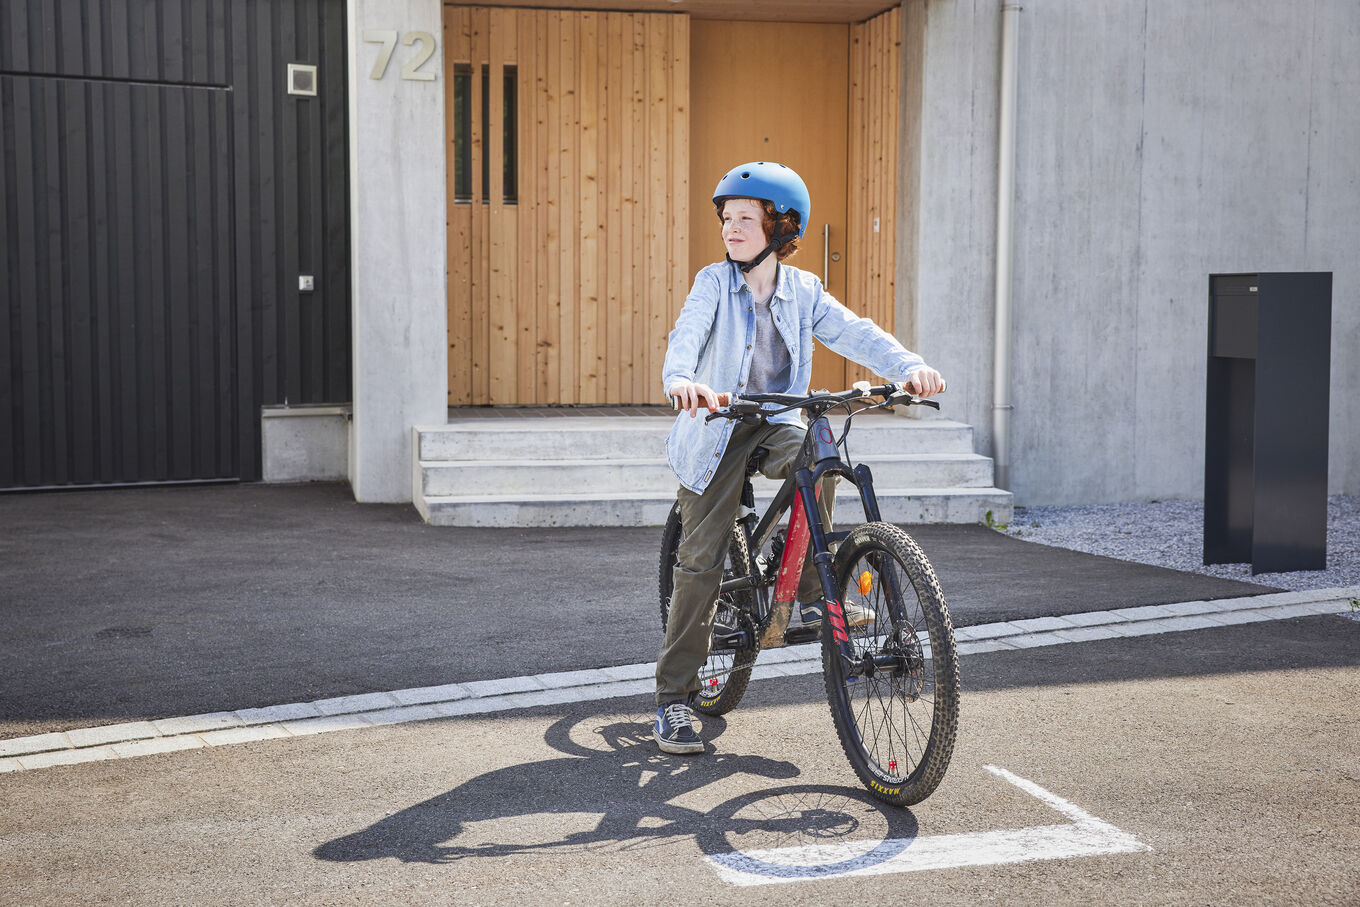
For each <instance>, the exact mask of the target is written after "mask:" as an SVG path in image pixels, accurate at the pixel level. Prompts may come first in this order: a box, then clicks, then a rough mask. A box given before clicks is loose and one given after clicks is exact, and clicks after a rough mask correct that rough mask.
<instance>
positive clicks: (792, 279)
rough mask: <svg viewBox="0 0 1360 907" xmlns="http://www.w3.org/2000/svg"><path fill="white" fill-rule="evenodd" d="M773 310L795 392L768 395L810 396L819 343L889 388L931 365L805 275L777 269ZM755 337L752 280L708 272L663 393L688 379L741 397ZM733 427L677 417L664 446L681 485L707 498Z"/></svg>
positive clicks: (669, 350) (687, 315) (688, 308)
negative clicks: (749, 283) (889, 384)
mask: <svg viewBox="0 0 1360 907" xmlns="http://www.w3.org/2000/svg"><path fill="white" fill-rule="evenodd" d="M770 310H771V312H772V313H773V314H774V323H775V328H776V329H777V330H778V332H779V336H780V337H781V338H782V339H783V341H784V344H785V346H787V347H788V349H789V359H790V360H791V367H790V368H789V386H788V387H787V388H770V389H769V392H770V393H785V394H800V395H801V394H806V393H807V392H808V384H809V383H810V382H811V381H812V350H813V343H812V340H813V338H814V337H815V338H816V339H818V340H820V341H821V342H822V343H825V344H826V345H827V346H828V347H830V348H831V349H832V350H834V351H835V352H837V353H840V354H841V355H842V356H844V357H846V358H847V359H850V360H853V361H855V362H858V363H859V364H860V365H863V366H864V367H865V368H868V369H870V370H872V371H874V372H875V373H877V374H879V375H881V376H882V377H884V378H886V379H888V380H889V381H906V380H907V379H908V378H910V377H911V374H912V372H914V371H915V370H917V369H918V368H922V367H923V366H924V365H925V362H924V361H923V360H922V359H921V357H920V356H918V355H916V354H915V353H913V352H910V351H909V350H907V349H905V348H904V347H903V346H902V344H900V343H898V342H897V340H896V338H894V337H893V336H892V335H891V334H889V333H887V332H886V331H884V330H882V329H881V328H879V327H878V326H877V325H875V324H874V323H873V322H872V321H870V320H869V319H868V318H860V317H858V316H856V315H855V314H854V313H853V312H851V311H850V310H849V309H847V308H846V307H845V306H843V305H841V304H840V302H838V301H837V300H836V298H835V297H834V296H832V295H831V294H830V293H827V292H826V290H824V289H823V288H822V282H821V280H820V279H819V278H818V277H816V275H813V274H810V273H808V272H807V271H803V270H800V269H798V268H793V267H789V266H788V265H785V264H781V265H779V271H778V277H777V279H776V281H775V290H774V297H773V298H772V299H771V300H770ZM754 336H755V300H754V299H753V298H752V295H751V288H750V287H749V286H747V284H746V276H745V275H744V274H742V273H741V271H740V270H738V269H737V267H736V266H735V265H733V264H731V263H730V262H726V261H722V262H718V263H717V264H712V265H709V266H708V267H706V268H704V269H703V270H702V271H700V272H699V273H698V275H696V276H695V278H694V288H693V289H691V290H690V292H689V296H688V297H687V298H686V299H685V305H684V308H682V309H681V310H680V316H679V317H678V318H677V319H676V320H675V329H674V330H672V331H671V333H670V338H669V340H668V345H667V347H666V361H665V363H664V365H663V366H662V371H661V383H662V386H663V387H664V388H670V386H671V385H673V384H674V383H675V382H676V381H680V380H682V379H683V380H686V381H696V382H698V383H700V384H707V385H708V386H709V387H711V388H713V390H714V391H716V392H718V393H736V394H740V393H741V392H742V389H743V388H744V387H745V386H746V380H747V376H748V375H750V373H751V357H752V354H753V351H752V349H751V346H752V341H753V340H754ZM840 389H841V388H831V390H840ZM770 421H771V422H775V423H778V422H785V423H790V424H793V425H801V424H802V418H801V415H800V413H799V412H798V411H796V410H795V411H793V412H788V413H782V414H780V415H777V416H772V417H771V418H770ZM732 427H733V423H732V422H731V421H730V420H728V419H715V420H713V421H712V422H705V421H704V417H703V412H702V411H700V415H699V416H697V417H695V418H693V419H691V418H690V415H689V413H688V412H682V413H680V414H679V415H678V416H676V419H675V424H674V425H672V426H671V431H670V434H669V435H668V436H667V438H666V458H667V459H668V460H669V461H670V465H671V469H672V470H673V471H674V472H675V475H676V477H677V478H678V479H679V480H680V484H681V485H684V486H685V487H686V488H688V489H689V490H690V491H693V492H695V493H696V494H703V491H704V489H705V488H707V487H708V483H709V482H710V481H711V480H712V478H713V471H714V470H715V469H716V468H717V466H718V464H719V463H720V462H721V461H722V455H723V452H724V451H726V450H727V441H728V439H729V438H730V437H731V435H732Z"/></svg>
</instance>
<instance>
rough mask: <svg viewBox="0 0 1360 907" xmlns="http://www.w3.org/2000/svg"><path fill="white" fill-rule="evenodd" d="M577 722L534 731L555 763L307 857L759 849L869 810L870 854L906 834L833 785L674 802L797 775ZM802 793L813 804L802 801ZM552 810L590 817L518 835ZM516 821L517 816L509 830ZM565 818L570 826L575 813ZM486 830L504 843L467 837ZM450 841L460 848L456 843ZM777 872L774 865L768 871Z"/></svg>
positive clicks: (415, 858)
mask: <svg viewBox="0 0 1360 907" xmlns="http://www.w3.org/2000/svg"><path fill="white" fill-rule="evenodd" d="M578 723H583V722H581V720H580V719H578V718H574V717H570V716H568V717H564V718H562V719H559V720H558V721H556V722H554V723H553V725H552V726H551V727H549V729H548V731H547V733H546V734H545V735H544V740H545V742H547V743H548V745H549V746H551V747H552V748H553V749H555V750H557V751H558V752H561V753H563V754H564V755H563V756H561V757H559V758H552V759H545V760H542V761H538V762H531V763H527V764H523V765H513V766H508V767H505V768H500V769H495V770H493V771H490V772H486V773H484V774H481V775H478V776H476V777H473V778H471V779H469V780H468V781H466V782H464V783H462V784H460V785H458V786H457V787H455V788H454V789H453V790H450V791H448V792H446V793H443V794H439V795H438V796H435V797H432V798H430V799H428V800H425V801H423V802H421V803H417V804H415V805H413V806H409V807H407V808H405V809H403V810H401V811H399V812H397V813H394V814H393V815H391V816H388V817H386V818H384V819H380V820H379V821H377V822H375V823H373V824H372V825H370V826H368V827H367V828H364V829H362V830H360V831H356V832H354V833H352V834H348V835H345V836H343V837H339V838H335V839H333V840H331V841H327V842H326V843H324V844H321V845H319V846H318V847H316V848H315V849H314V850H313V855H314V856H315V857H316V858H318V859H320V860H326V861H330V862H360V861H365V860H378V859H386V858H391V859H396V860H399V861H401V862H404V863H430V864H440V863H454V862H457V861H459V860H463V859H470V858H478V857H492V858H496V857H505V856H511V855H515V854H526V853H535V852H538V853H543V852H550V851H553V852H561V851H564V850H567V851H569V850H573V849H581V850H589V849H595V848H601V847H609V848H620V849H630V848H636V847H643V846H649V845H662V844H665V843H669V842H673V841H675V840H676V839H679V838H693V839H694V840H696V841H697V842H698V844H699V846H700V849H701V850H702V851H703V852H704V853H705V854H707V855H710V856H712V855H715V854H716V855H722V854H732V853H734V852H737V851H740V850H742V849H750V848H752V847H754V848H758V849H759V848H764V847H766V846H767V845H769V844H770V843H771V842H787V841H791V840H804V841H806V840H819V841H823V840H834V839H836V838H837V836H842V837H843V836H845V835H848V834H852V833H858V832H861V830H862V827H863V826H864V824H865V816H866V814H868V813H872V815H873V816H874V817H875V818H872V819H871V821H870V824H872V825H874V826H875V827H876V828H877V833H876V834H875V835H874V839H875V840H876V841H879V842H880V845H879V846H880V849H881V846H882V845H881V840H882V839H883V838H884V837H885V834H886V837H888V838H893V839H909V838H911V837H914V836H915V818H914V817H912V816H911V814H910V813H909V812H908V811H906V810H892V811H891V814H889V813H887V812H886V811H883V810H881V809H880V808H879V807H878V806H877V804H872V802H871V801H870V802H869V803H866V802H864V801H866V800H867V799H868V798H867V797H865V796H864V795H862V794H861V793H859V792H858V791H847V790H845V789H841V788H829V787H814V786H809V785H798V786H784V787H776V788H772V789H770V790H767V791H758V792H755V793H754V794H745V795H743V796H741V797H737V798H735V799H733V800H730V801H728V802H727V803H724V804H721V805H720V806H719V807H718V808H716V809H715V810H710V811H701V810H696V809H692V808H689V807H686V806H681V805H678V804H677V802H676V801H678V800H682V799H683V798H684V797H685V795H687V794H690V793H692V792H694V791H697V790H699V789H700V788H704V787H707V786H709V785H711V784H715V783H718V782H720V781H722V780H724V779H727V778H731V777H734V776H739V775H747V776H752V777H758V778H767V779H770V780H776V781H787V780H789V779H792V778H796V777H798V775H799V774H800V770H799V769H798V767H797V766H795V765H794V764H793V763H791V762H786V761H782V760H777V759H770V758H767V757H764V756H753V755H743V754H736V753H717V754H714V753H712V752H710V753H708V754H707V755H705V756H703V757H701V758H699V759H695V758H693V757H688V758H687V757H682V756H669V755H666V754H663V753H660V752H658V751H657V749H656V746H655V744H654V742H653V740H652V737H651V724H650V722H649V721H646V720H636V721H628V720H624V721H615V722H612V723H609V724H605V725H603V726H600V727H596V728H591V729H589V732H587V733H581V732H580V731H579V729H578V734H577V736H578V737H583V738H585V739H587V740H589V741H590V742H591V743H592V744H593V745H591V746H587V745H584V744H583V743H581V742H580V741H579V740H578V739H574V738H573V734H572V731H573V728H574V726H575V725H577V724H578ZM703 723H704V736H705V738H707V739H709V740H713V739H716V738H717V737H719V736H720V735H721V734H722V732H723V730H725V728H726V723H725V722H724V721H723V720H722V719H720V718H712V717H709V718H706V719H705V720H704V722H703ZM809 797H814V798H815V799H816V803H815V804H811V803H810V801H809ZM780 798H787V799H788V800H789V802H790V803H793V804H794V805H793V807H792V808H791V809H790V808H788V804H785V808H784V809H783V811H782V812H778V811H776V812H774V813H773V814H772V811H771V806H770V805H771V803H773V802H776V801H777V800H779V799H780ZM555 814H584V815H589V816H594V815H598V816H599V819H598V822H596V824H594V826H593V827H591V828H588V829H583V830H578V831H573V832H569V833H566V834H557V835H556V837H555V838H554V839H552V840H547V841H543V840H539V841H526V840H525V838H524V835H523V834H522V831H523V822H522V820H533V819H537V820H540V821H542V820H544V819H546V820H547V823H546V825H547V827H549V828H551V826H552V816H554V815H555ZM715 819H716V821H715ZM516 820H521V821H520V824H519V825H518V826H516ZM498 821H504V822H507V828H505V829H501V828H498V826H497V825H496V823H497V822H498ZM563 821H567V820H566V818H565V816H564V819H563ZM571 821H573V822H575V821H580V816H579V815H577V816H574V817H573V818H572V819H571ZM478 823H486V824H485V825H478ZM474 826H475V827H476V829H477V830H476V834H473V833H472V829H473V827H474ZM517 829H518V832H519V833H517ZM885 830H886V831H885ZM498 832H499V835H498V834H497V833H498ZM488 833H489V834H490V835H492V836H496V837H498V838H502V839H498V840H484V839H483V840H480V841H475V842H474V841H473V840H471V839H473V838H476V837H478V836H485V835H487V834H488ZM460 838H463V839H464V840H465V841H467V843H460V842H459V839H460ZM903 846H905V845H903ZM898 849H899V850H900V847H899V848H898ZM857 858H858V859H863V858H864V855H863V854H858V855H857ZM867 858H868V859H869V860H871V861H872V860H873V859H874V858H875V854H874V853H873V852H870V853H869V855H868V857H867ZM840 862H844V861H843V860H841V861H840ZM755 865H756V869H755V870H751V869H750V867H749V866H746V865H743V868H745V869H747V871H761V872H762V874H771V873H770V872H764V871H763V867H764V866H765V864H764V863H760V862H759V861H757V863H756V864H755ZM786 869H787V867H783V868H780V867H777V866H776V867H775V870H774V874H783V873H784V872H785V871H786Z"/></svg>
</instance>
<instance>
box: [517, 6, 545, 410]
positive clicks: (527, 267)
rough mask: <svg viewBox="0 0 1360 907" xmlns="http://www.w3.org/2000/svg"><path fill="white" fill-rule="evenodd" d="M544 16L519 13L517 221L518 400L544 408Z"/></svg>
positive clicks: (529, 12)
mask: <svg viewBox="0 0 1360 907" xmlns="http://www.w3.org/2000/svg"><path fill="white" fill-rule="evenodd" d="M538 21H539V19H538V14H537V13H536V12H535V11H534V10H519V11H517V12H516V13H515V35H516V40H515V62H516V66H517V72H518V80H517V89H516V108H515V117H516V126H515V134H516V136H518V141H519V148H520V150H521V153H520V154H519V161H518V172H517V179H518V181H519V182H518V186H517V188H516V192H517V199H516V202H517V204H518V210H517V211H516V218H515V238H514V243H515V246H514V247H515V263H516V269H517V273H516V278H515V285H516V287H517V292H516V293H515V325H516V331H515V343H514V347H515V365H516V369H517V371H516V385H515V398H516V399H517V400H519V401H521V402H524V403H538V402H539V399H538V364H539V357H538V354H537V349H536V346H537V338H538V317H537V316H538V312H537V302H536V299H537V293H538V274H537V270H538V260H539V256H537V255H532V254H527V253H528V250H530V249H533V248H535V247H536V242H537V236H536V233H535V230H536V228H537V208H538V195H537V193H536V185H535V180H534V173H535V171H534V169H533V168H534V162H536V161H538V160H539V159H540V158H541V156H542V152H541V151H540V150H539V148H538V135H537V131H536V130H535V129H534V123H533V119H532V117H533V113H534V111H536V110H538V105H537V103H536V102H535V90H536V88H537V85H538V64H539V60H540V59H541V58H540V57H539V56H538V53H537V51H538Z"/></svg>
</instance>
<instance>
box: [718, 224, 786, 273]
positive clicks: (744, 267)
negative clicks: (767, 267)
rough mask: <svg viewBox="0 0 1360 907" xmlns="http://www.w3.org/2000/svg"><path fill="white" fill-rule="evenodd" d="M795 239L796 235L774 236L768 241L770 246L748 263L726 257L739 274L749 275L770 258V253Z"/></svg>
mask: <svg viewBox="0 0 1360 907" xmlns="http://www.w3.org/2000/svg"><path fill="white" fill-rule="evenodd" d="M797 238H798V234H797V233H785V234H784V235H783V236H776V237H775V238H774V239H772V240H770V244H769V245H768V246H766V247H765V248H764V250H763V251H762V252H761V253H760V254H759V255H757V256H756V257H755V258H753V259H751V260H750V261H735V260H733V258H732V256H731V255H729V256H727V260H728V261H730V262H732V264H734V265H736V266H737V268H738V269H739V270H740V271H741V273H743V274H750V273H751V270H752V269H753V268H755V267H757V266H758V265H759V264H760V263H761V262H762V261H764V260H765V259H767V258H769V257H770V253H771V252H778V251H779V250H780V249H782V248H784V247H785V246H787V245H788V244H789V243H791V242H793V241H794V240H795V239H797Z"/></svg>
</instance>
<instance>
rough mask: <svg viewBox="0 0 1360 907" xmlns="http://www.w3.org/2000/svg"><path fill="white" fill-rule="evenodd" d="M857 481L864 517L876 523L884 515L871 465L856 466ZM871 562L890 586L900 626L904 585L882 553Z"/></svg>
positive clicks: (903, 616) (890, 604) (892, 607)
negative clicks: (876, 491)
mask: <svg viewBox="0 0 1360 907" xmlns="http://www.w3.org/2000/svg"><path fill="white" fill-rule="evenodd" d="M855 483H856V484H857V485H858V486H859V496H860V500H861V501H863V502H864V518H865V519H866V520H868V521H869V522H871V523H876V522H878V521H879V520H881V519H882V518H883V517H882V516H881V515H880V513H879V509H878V496H877V495H875V494H874V476H873V473H872V472H870V470H869V467H868V466H866V465H864V464H863V463H861V464H860V465H858V466H856V467H855ZM869 563H870V564H872V565H873V567H874V569H875V570H877V571H878V575H879V577H880V578H881V579H882V581H883V584H884V585H885V586H887V588H888V614H889V616H890V617H891V618H892V622H893V626H899V625H900V624H901V623H902V622H903V621H905V620H906V619H907V615H906V613H905V610H904V605H903V603H904V602H905V601H906V599H904V598H903V597H902V586H901V583H900V582H899V581H898V577H897V572H896V571H895V570H891V569H884V568H885V567H886V566H887V565H886V564H885V563H884V560H883V557H882V555H872V554H871V555H869Z"/></svg>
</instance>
